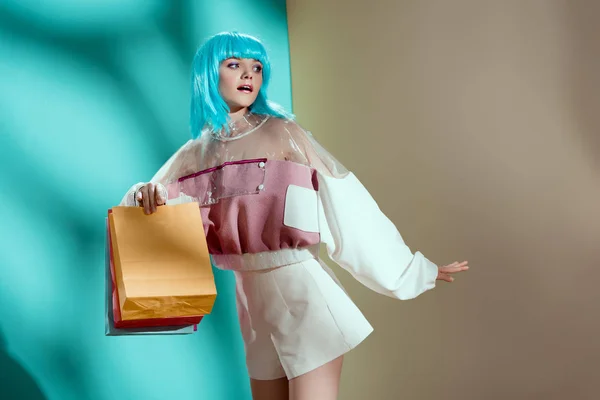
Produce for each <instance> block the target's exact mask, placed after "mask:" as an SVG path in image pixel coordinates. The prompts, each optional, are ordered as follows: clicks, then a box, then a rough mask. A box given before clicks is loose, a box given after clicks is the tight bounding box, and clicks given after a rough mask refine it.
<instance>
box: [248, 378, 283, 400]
mask: <svg viewBox="0 0 600 400" xmlns="http://www.w3.org/2000/svg"><path fill="white" fill-rule="evenodd" d="M250 388H251V389H252V400H288V393H289V388H288V380H287V378H280V379H273V380H269V381H264V380H257V379H250Z"/></svg>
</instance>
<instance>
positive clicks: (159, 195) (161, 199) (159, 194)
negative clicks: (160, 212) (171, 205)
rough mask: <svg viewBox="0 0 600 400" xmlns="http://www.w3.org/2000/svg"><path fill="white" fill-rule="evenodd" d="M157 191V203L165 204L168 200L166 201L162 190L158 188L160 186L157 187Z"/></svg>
mask: <svg viewBox="0 0 600 400" xmlns="http://www.w3.org/2000/svg"><path fill="white" fill-rule="evenodd" d="M155 193H156V205H157V206H164V205H165V203H166V202H167V201H166V199H165V197H164V196H163V192H162V190H158V187H157V188H156V190H155Z"/></svg>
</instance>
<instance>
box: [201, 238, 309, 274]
mask: <svg viewBox="0 0 600 400" xmlns="http://www.w3.org/2000/svg"><path fill="white" fill-rule="evenodd" d="M211 257H212V260H213V263H214V264H215V267H217V268H219V269H223V270H230V271H259V270H263V269H269V268H277V267H282V266H284V265H290V264H295V263H299V262H303V261H308V260H311V259H318V258H319V244H315V245H312V246H308V247H303V248H300V249H282V250H276V251H265V252H262V253H254V254H213V255H212V256H211Z"/></svg>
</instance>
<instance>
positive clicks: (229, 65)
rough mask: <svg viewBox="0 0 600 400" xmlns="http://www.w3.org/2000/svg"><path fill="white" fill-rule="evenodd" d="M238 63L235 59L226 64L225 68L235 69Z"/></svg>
mask: <svg viewBox="0 0 600 400" xmlns="http://www.w3.org/2000/svg"><path fill="white" fill-rule="evenodd" d="M239 66H240V63H237V62H235V61H231V62H230V63H228V64H227V68H231V69H237V68H239Z"/></svg>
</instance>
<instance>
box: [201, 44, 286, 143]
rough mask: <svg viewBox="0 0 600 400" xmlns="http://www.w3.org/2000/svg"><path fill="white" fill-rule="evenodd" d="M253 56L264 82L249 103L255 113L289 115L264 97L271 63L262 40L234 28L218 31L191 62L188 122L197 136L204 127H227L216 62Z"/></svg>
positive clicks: (227, 110)
mask: <svg viewBox="0 0 600 400" xmlns="http://www.w3.org/2000/svg"><path fill="white" fill-rule="evenodd" d="M232 57H236V58H252V59H255V60H258V61H260V62H261V63H262V65H263V69H262V73H263V84H262V87H261V88H260V91H259V92H258V96H257V97H256V100H255V101H254V103H253V104H252V105H251V106H250V107H249V109H250V111H251V112H253V113H255V114H268V115H272V116H276V117H281V118H292V115H291V114H290V113H288V112H287V111H286V110H284V109H283V107H281V106H280V105H278V104H275V103H273V102H271V101H269V100H267V88H268V86H269V79H270V77H271V64H270V62H269V58H268V56H267V52H266V50H265V47H264V46H263V44H262V43H261V42H260V41H259V40H258V39H256V38H255V37H252V36H249V35H245V34H242V33H237V32H223V33H218V34H216V35H214V36H212V37H211V38H209V39H208V40H207V41H206V42H205V43H204V44H203V45H202V46H201V47H200V48H199V49H198V51H197V52H196V55H195V56H194V61H193V63H192V99H191V107H190V125H191V130H192V137H193V138H194V139H196V138H197V137H199V136H200V134H201V133H202V129H203V128H209V129H214V130H216V131H219V130H221V129H225V130H228V125H227V123H228V122H229V115H228V113H229V111H230V110H229V106H227V103H225V100H223V98H222V97H221V94H220V93H219V66H220V65H221V62H222V61H223V60H226V59H228V58H232Z"/></svg>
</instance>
